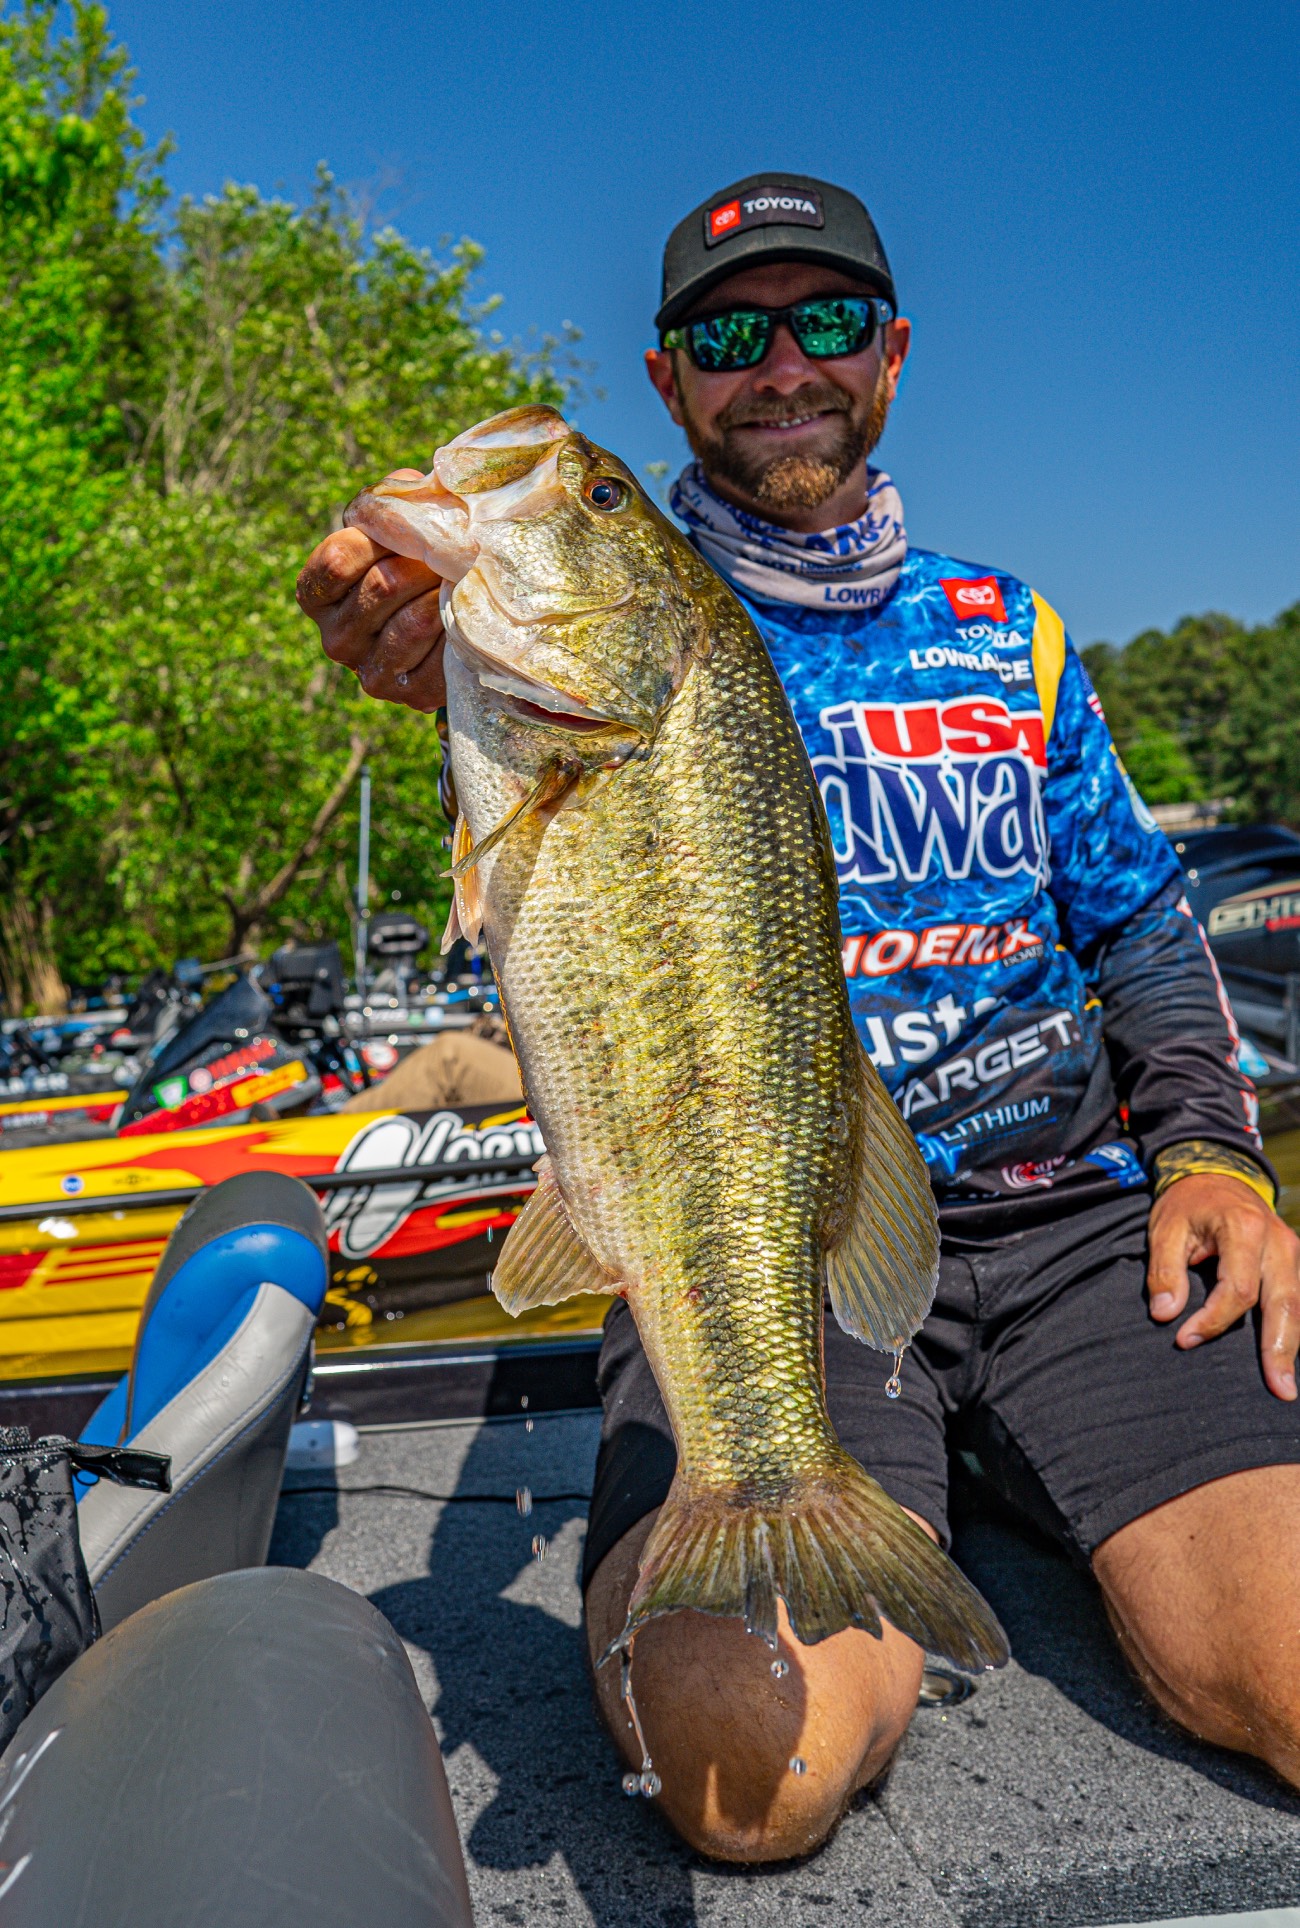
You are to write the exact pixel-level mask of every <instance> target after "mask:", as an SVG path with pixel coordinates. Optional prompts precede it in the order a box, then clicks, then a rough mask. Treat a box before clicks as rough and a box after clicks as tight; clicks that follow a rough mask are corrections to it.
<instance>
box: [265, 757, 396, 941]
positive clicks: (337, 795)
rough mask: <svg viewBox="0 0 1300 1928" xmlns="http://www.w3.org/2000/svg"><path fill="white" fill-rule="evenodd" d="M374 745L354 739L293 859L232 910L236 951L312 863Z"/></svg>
mask: <svg viewBox="0 0 1300 1928" xmlns="http://www.w3.org/2000/svg"><path fill="white" fill-rule="evenodd" d="M373 744H374V738H373V736H356V735H353V737H352V738H351V747H350V749H349V753H348V760H347V763H346V765H345V766H344V770H343V773H342V775H341V776H340V778H339V780H338V782H337V783H336V784H335V785H334V788H333V789H332V790H331V791H330V793H329V795H328V796H327V797H326V799H325V801H324V803H322V805H321V807H320V809H319V810H318V811H317V812H316V816H315V819H314V820H313V822H312V827H311V829H310V830H309V831H308V832H307V835H306V837H305V838H304V839H303V842H302V843H301V844H300V845H299V846H298V849H297V850H296V851H295V852H294V854H293V856H292V857H290V858H289V859H288V860H287V862H285V863H283V864H281V866H280V868H279V870H277V871H276V873H275V875H274V877H272V878H270V879H269V880H268V881H267V882H266V883H265V884H263V885H262V888H261V889H260V890H259V891H258V892H257V893H256V895H255V896H254V897H253V898H252V899H251V901H249V902H248V903H246V904H242V905H240V906H239V907H238V908H237V909H235V908H234V907H232V910H233V920H232V921H233V923H234V924H235V926H236V927H237V928H236V935H237V936H238V939H239V943H237V944H236V945H235V949H236V950H238V949H239V947H240V945H241V944H242V943H243V941H244V939H245V938H247V937H248V936H249V935H250V934H251V933H252V932H254V931H256V930H257V928H258V926H259V925H260V924H261V923H262V921H263V920H264V918H265V917H266V915H267V912H268V911H271V910H273V909H274V908H275V906H276V905H277V904H278V903H279V901H280V899H281V898H282V897H283V896H284V894H285V892H286V891H287V890H288V889H289V888H290V886H291V885H292V883H293V881H294V879H295V878H296V877H297V875H298V872H299V871H300V870H301V869H302V867H303V865H304V864H305V863H310V861H311V859H312V858H313V857H314V856H315V855H316V853H317V851H318V850H319V849H320V847H321V845H322V844H323V843H324V841H325V838H326V836H327V835H328V833H329V828H330V825H331V824H332V823H333V822H334V819H335V817H337V816H338V814H339V811H340V810H341V809H342V808H343V805H344V804H345V802H346V801H347V796H348V792H349V790H350V789H351V788H352V785H353V784H354V783H355V782H356V778H357V772H358V771H359V770H360V768H361V766H362V764H363V763H364V762H365V760H366V758H367V757H368V756H369V754H370V751H371V748H372V746H373Z"/></svg>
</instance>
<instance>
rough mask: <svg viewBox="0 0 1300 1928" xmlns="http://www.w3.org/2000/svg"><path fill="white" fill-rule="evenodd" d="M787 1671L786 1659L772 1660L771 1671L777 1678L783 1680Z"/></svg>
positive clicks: (788, 1666)
mask: <svg viewBox="0 0 1300 1928" xmlns="http://www.w3.org/2000/svg"><path fill="white" fill-rule="evenodd" d="M789 1671H790V1662H789V1661H788V1660H774V1661H773V1662H772V1672H773V1673H774V1674H775V1675H776V1677H777V1679H778V1680H784V1679H785V1677H786V1675H787V1674H788V1673H789Z"/></svg>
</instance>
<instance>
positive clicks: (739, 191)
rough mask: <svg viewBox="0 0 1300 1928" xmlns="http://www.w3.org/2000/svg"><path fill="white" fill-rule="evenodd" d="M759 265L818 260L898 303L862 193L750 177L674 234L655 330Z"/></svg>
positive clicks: (806, 178)
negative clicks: (731, 277)
mask: <svg viewBox="0 0 1300 1928" xmlns="http://www.w3.org/2000/svg"><path fill="white" fill-rule="evenodd" d="M758 261H818V262H821V263H822V264H823V265H824V266H825V267H828V268H838V269H839V270H840V272H841V274H849V275H853V276H854V277H855V278H856V279H857V280H859V281H862V282H864V283H865V284H866V286H867V287H869V288H871V289H872V290H873V291H874V292H875V293H876V294H879V295H883V296H884V298H885V299H886V300H887V301H888V302H890V303H891V305H892V306H894V307H897V305H898V303H897V297H896V295H895V293H894V277H893V275H892V274H891V273H890V270H889V261H888V259H887V258H886V255H885V250H884V248H883V247H882V246H881V243H880V236H879V235H878V234H877V233H876V227H875V223H874V221H873V220H872V219H871V216H870V215H869V214H868V213H867V210H866V209H865V208H864V207H863V205H862V203H861V201H859V199H858V197H857V195H856V194H850V193H849V191H848V189H847V188H843V187H836V186H835V185H834V183H833V182H831V181H818V180H814V178H813V176H812V175H811V174H750V175H748V176H747V177H746V178H745V179H744V180H743V181H733V182H732V184H731V186H730V187H724V188H722V189H721V190H720V191H719V192H718V193H717V194H711V195H710V196H709V198H708V200H707V201H703V202H701V204H700V206H699V207H697V208H695V209H694V210H693V212H692V213H690V214H688V215H687V216H686V219H685V220H684V221H679V222H678V223H677V226H676V227H675V228H674V229H673V231H672V233H671V234H670V235H669V237H668V245H667V246H666V247H665V249H664V285H663V298H662V301H661V303H660V307H659V312H658V314H657V315H656V316H655V327H656V328H658V329H659V331H660V333H662V332H663V330H664V329H666V328H674V327H676V325H677V323H678V322H679V321H681V319H682V318H683V316H684V315H687V314H689V312H690V310H691V309H692V308H693V307H694V306H695V304H696V302H697V301H699V300H700V298H701V297H702V296H703V295H706V294H707V293H708V292H709V289H710V288H714V287H716V286H717V284H718V283H719V282H720V281H725V280H726V279H727V277H728V276H729V275H733V274H737V273H738V272H739V271H740V269H741V268H748V267H752V266H753V264H754V263H755V262H758Z"/></svg>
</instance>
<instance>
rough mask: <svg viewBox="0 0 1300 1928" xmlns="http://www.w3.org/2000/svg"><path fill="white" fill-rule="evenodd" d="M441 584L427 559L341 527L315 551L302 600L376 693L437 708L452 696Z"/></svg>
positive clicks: (329, 648)
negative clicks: (445, 672) (446, 674)
mask: <svg viewBox="0 0 1300 1928" xmlns="http://www.w3.org/2000/svg"><path fill="white" fill-rule="evenodd" d="M440 587H441V584H440V580H439V578H438V577H437V576H436V575H435V574H434V572H433V571H432V570H431V569H429V568H427V567H426V566H425V564H424V563H422V562H416V561H414V560H413V559H412V558H411V557H409V556H396V555H393V554H392V553H391V552H390V551H389V550H387V549H382V548H380V547H379V545H378V544H377V543H376V542H373V541H372V540H371V538H370V537H369V536H367V535H363V534H362V532H361V531H360V530H359V529H340V530H338V531H337V533H336V534H334V535H332V536H327V537H326V538H325V540H324V542H322V543H320V544H319V546H318V547H317V548H316V549H315V550H313V552H312V554H311V555H310V556H309V557H308V559H307V562H306V564H305V565H304V567H303V571H302V574H301V575H300V576H299V578H298V601H299V604H300V605H301V607H302V609H303V610H304V611H305V613H306V614H307V615H308V616H310V617H311V619H312V621H313V622H315V623H316V624H317V625H318V626H319V628H320V633H321V643H322V645H323V646H324V649H325V654H326V655H327V656H328V657H330V659H331V660H332V661H333V662H336V663H343V664H345V665H346V666H347V667H348V668H349V669H353V670H355V671H356V673H357V677H358V680H359V681H360V684H361V687H362V689H364V690H365V692H366V694H367V695H368V696H374V697H378V698H380V699H382V700H383V701H386V702H389V703H405V704H406V705H408V706H409V707H410V708H412V709H418V710H434V709H437V708H438V706H439V704H441V703H443V702H445V701H446V685H445V682H444V679H443V674H442V644H443V627H442V617H441V615H440V613H439V609H438V591H439V588H440Z"/></svg>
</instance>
